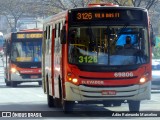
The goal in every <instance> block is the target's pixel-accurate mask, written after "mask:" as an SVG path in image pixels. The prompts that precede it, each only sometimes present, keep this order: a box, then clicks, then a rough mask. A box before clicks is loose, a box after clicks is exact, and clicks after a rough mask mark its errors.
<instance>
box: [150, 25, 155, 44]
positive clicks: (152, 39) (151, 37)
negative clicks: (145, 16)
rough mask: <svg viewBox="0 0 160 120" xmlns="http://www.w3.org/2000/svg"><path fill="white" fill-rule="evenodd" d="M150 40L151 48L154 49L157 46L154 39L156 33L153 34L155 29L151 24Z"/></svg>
mask: <svg viewBox="0 0 160 120" xmlns="http://www.w3.org/2000/svg"><path fill="white" fill-rule="evenodd" d="M150 29H151V30H150V40H151V46H152V47H154V46H155V39H154V38H155V37H154V33H153V27H152V24H150Z"/></svg>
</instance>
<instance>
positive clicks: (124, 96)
mask: <svg viewBox="0 0 160 120" xmlns="http://www.w3.org/2000/svg"><path fill="white" fill-rule="evenodd" d="M65 85H66V87H65V90H66V98H65V99H66V100H68V101H105V100H147V99H148V100H150V98H151V82H147V83H145V84H143V85H132V86H125V87H124V86H123V87H91V86H90V87H88V86H84V85H79V86H76V85H74V84H72V83H69V82H66V84H65ZM103 91H106V92H107V91H114V95H113V94H102V93H103Z"/></svg>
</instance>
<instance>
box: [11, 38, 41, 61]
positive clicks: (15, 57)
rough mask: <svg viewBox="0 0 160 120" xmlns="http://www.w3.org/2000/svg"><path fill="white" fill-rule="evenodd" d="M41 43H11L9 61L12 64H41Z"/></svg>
mask: <svg viewBox="0 0 160 120" xmlns="http://www.w3.org/2000/svg"><path fill="white" fill-rule="evenodd" d="M41 44H42V42H33V41H32V42H13V43H12V48H11V60H12V61H14V62H41V51H42V47H41Z"/></svg>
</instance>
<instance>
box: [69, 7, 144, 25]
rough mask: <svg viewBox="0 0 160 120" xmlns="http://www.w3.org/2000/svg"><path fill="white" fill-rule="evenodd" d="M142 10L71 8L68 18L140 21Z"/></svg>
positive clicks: (86, 20) (73, 20)
mask: <svg viewBox="0 0 160 120" xmlns="http://www.w3.org/2000/svg"><path fill="white" fill-rule="evenodd" d="M142 17H143V12H142V10H126V9H124V10H122V9H120V10H118V9H113V10H112V9H92V10H88V9H81V10H72V11H71V12H70V19H71V20H72V22H83V21H84V22H88V21H91V22H92V21H106V20H108V21H112V20H114V21H128V20H129V21H142V20H143V19H142Z"/></svg>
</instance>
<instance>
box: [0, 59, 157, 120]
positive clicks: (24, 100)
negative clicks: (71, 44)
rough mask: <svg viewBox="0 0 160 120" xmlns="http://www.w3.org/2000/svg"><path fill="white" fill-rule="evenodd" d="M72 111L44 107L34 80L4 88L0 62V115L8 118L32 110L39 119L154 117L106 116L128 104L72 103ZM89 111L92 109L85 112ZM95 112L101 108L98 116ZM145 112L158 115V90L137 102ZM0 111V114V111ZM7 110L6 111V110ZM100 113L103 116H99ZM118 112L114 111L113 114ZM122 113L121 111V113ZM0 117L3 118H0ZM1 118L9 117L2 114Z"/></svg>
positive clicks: (41, 96)
mask: <svg viewBox="0 0 160 120" xmlns="http://www.w3.org/2000/svg"><path fill="white" fill-rule="evenodd" d="M74 111H75V112H73V113H72V114H64V113H63V111H62V109H61V108H49V107H48V106H47V98H46V95H45V94H44V93H43V90H42V87H41V86H39V85H38V83H23V84H20V85H19V86H18V87H16V88H12V87H7V86H6V85H5V83H4V69H3V66H2V65H1V62H0V112H1V113H0V116H2V115H3V116H4V117H5V115H8V114H12V118H11V119H13V117H16V115H19V117H20V118H22V116H23V117H25V116H27V117H28V116H30V120H31V119H34V118H33V116H34V115H33V113H35V115H37V116H38V117H39V118H40V117H41V116H42V118H41V119H42V120H45V119H47V120H48V119H49V120H50V119H74V120H75V119H76V120H78V119H81V118H83V119H86V120H89V119H114V120H115V119H117V120H123V119H137V118H139V119H142V120H143V119H145V120H151V119H153V120H155V119H157V120H158V119H160V118H158V117H153V116H154V115H153V116H152V117H144V116H143V117H130V116H125V117H124V116H116V115H113V116H114V117H110V116H109V117H106V115H105V114H109V113H110V112H111V111H114V112H116V113H119V112H120V114H121V112H123V111H128V104H122V105H121V107H103V105H101V104H98V105H76V106H75V108H74ZM87 111H93V112H89V113H88V112H87ZM97 111H98V112H99V111H102V113H101V114H100V115H99V114H98V113H97ZM144 111H148V112H149V113H153V114H154V113H155V111H156V113H155V114H157V113H158V114H160V90H154V91H152V95H151V100H144V101H142V102H141V108H140V112H142V113H143V112H144ZM2 112H3V114H2ZM6 112H9V113H6ZM103 114H104V115H103ZM117 115H118V114H117ZM121 115H122V114H121ZM47 116H48V117H47ZM19 117H18V118H19ZM0 119H4V118H1V117H0ZM5 119H10V118H9V117H5Z"/></svg>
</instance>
